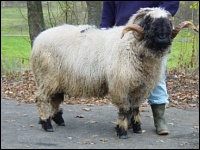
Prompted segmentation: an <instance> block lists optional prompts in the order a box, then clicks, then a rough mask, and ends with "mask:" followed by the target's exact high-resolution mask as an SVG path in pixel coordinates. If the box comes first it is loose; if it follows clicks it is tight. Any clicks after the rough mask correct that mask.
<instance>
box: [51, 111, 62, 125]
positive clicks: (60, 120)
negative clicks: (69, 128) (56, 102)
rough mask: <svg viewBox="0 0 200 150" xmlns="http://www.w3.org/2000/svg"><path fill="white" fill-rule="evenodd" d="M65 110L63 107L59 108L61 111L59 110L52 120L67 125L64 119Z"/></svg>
mask: <svg viewBox="0 0 200 150" xmlns="http://www.w3.org/2000/svg"><path fill="white" fill-rule="evenodd" d="M62 114H63V111H62V109H60V110H59V112H57V113H56V114H55V115H54V116H53V117H52V120H53V121H54V122H55V123H56V124H58V125H59V126H65V122H64V119H63V117H62Z"/></svg>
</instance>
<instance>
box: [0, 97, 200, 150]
mask: <svg viewBox="0 0 200 150" xmlns="http://www.w3.org/2000/svg"><path fill="white" fill-rule="evenodd" d="M62 107H63V109H64V114H63V117H64V119H65V122H66V126H64V127H60V126H57V125H56V124H55V123H52V125H53V127H54V129H55V131H54V132H45V131H43V129H41V126H40V125H39V124H38V115H37V109H36V106H35V104H24V103H21V104H18V103H17V102H16V101H14V100H13V101H12V100H5V99H1V149H199V108H187V109H185V110H183V109H177V108H167V110H166V120H167V122H168V128H169V130H170V134H169V135H167V136H158V135H156V134H155V129H154V125H153V119H152V112H151V111H150V107H149V106H148V107H144V108H143V109H144V110H145V111H144V112H142V113H141V115H142V129H143V130H145V132H144V133H142V134H135V133H132V130H129V132H128V135H129V138H128V139H118V138H117V136H116V133H115V130H114V128H113V127H114V124H113V123H112V122H115V121H116V118H117V109H116V107H114V106H112V105H104V106H86V105H63V106H62ZM81 116H82V117H83V118H80V117H81Z"/></svg>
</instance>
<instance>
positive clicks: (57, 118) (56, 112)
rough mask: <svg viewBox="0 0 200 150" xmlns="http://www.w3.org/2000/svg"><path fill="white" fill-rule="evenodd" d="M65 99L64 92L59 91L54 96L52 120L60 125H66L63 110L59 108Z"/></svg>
mask: <svg viewBox="0 0 200 150" xmlns="http://www.w3.org/2000/svg"><path fill="white" fill-rule="evenodd" d="M63 100H64V93H57V94H55V95H54V96H52V100H51V106H52V110H51V111H52V120H53V121H54V122H55V123H56V124H58V125H59V126H65V122H64V119H63V117H62V114H63V110H62V109H59V105H60V104H61V102H62V101H63Z"/></svg>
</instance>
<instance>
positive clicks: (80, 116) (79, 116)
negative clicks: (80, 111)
mask: <svg viewBox="0 0 200 150" xmlns="http://www.w3.org/2000/svg"><path fill="white" fill-rule="evenodd" d="M75 118H84V116H83V115H77V116H76V117H75Z"/></svg>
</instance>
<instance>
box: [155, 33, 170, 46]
mask: <svg viewBox="0 0 200 150" xmlns="http://www.w3.org/2000/svg"><path fill="white" fill-rule="evenodd" d="M155 42H156V43H158V44H169V43H170V39H169V38H168V37H167V36H166V35H162V34H160V35H158V36H157V37H155Z"/></svg>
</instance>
